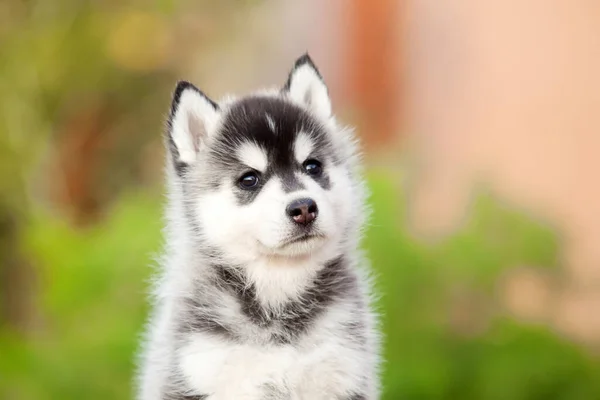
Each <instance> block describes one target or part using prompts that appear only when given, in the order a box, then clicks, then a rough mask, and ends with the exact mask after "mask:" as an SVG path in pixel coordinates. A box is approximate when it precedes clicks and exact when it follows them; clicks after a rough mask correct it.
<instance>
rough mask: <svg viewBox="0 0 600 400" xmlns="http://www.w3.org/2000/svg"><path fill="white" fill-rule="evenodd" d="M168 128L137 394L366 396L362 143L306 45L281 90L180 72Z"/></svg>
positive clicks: (372, 325) (374, 371) (370, 390)
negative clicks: (193, 79) (209, 82)
mask: <svg viewBox="0 0 600 400" xmlns="http://www.w3.org/2000/svg"><path fill="white" fill-rule="evenodd" d="M167 131H168V132H167V135H166V136H167V148H168V152H167V154H168V162H167V167H166V173H167V184H168V207H167V227H166V231H165V237H166V248H165V253H164V257H163V258H162V262H161V273H160V277H159V279H158V280H157V284H156V289H155V293H154V295H155V296H154V299H155V302H154V311H153V314H152V316H151V319H150V322H149V325H148V329H147V338H146V340H145V342H144V344H145V346H144V351H143V352H142V357H141V360H140V361H141V362H140V364H141V365H140V371H139V390H138V399H140V400H159V399H160V400H183V399H189V400H191V399H196V400H199V399H210V400H221V399H236V400H238V399H249V400H259V399H260V400H267V399H273V400H275V399H286V400H287V399H289V400H292V399H293V400H296V399H297V400H300V399H307V400H319V399H324V400H325V399H336V400H337V399H339V400H359V399H364V400H366V399H369V400H371V399H377V398H378V396H379V385H378V365H379V339H378V334H377V329H376V318H375V316H374V314H373V312H372V309H371V301H370V284H369V279H368V274H367V272H366V269H365V268H366V263H365V260H364V258H363V257H362V255H361V253H360V252H359V250H358V246H359V239H360V231H361V227H362V225H363V223H364V221H365V216H366V214H367V210H366V208H365V205H364V203H365V197H366V193H365V188H364V184H363V182H362V180H361V173H362V171H361V169H360V162H359V157H358V152H357V145H356V141H355V138H354V135H353V133H352V131H351V130H349V129H346V128H342V127H340V126H339V125H338V123H337V122H336V121H335V118H334V117H333V116H332V114H331V103H330V99H329V96H328V92H327V87H326V86H325V83H324V82H323V79H322V77H321V75H320V74H319V72H318V70H317V68H316V67H315V65H314V64H313V62H312V61H311V59H310V58H309V56H308V55H304V56H303V57H301V58H300V59H298V61H297V62H296V64H295V65H294V68H293V69H292V71H291V73H290V75H289V78H288V81H287V82H286V84H285V85H284V86H283V88H282V89H280V90H270V91H263V92H260V93H257V94H254V95H251V96H247V97H242V98H229V99H226V100H224V101H221V102H219V103H215V102H213V101H212V100H210V99H209V98H208V97H207V96H206V95H205V94H203V93H202V92H201V91H200V90H198V89H197V88H196V87H194V86H193V85H192V84H190V83H187V82H180V83H179V84H178V85H177V89H176V90H175V94H174V96H173V103H172V107H171V113H170V116H169V123H168V129H167ZM248 174H249V175H250V176H251V177H250V178H247V179H246V180H244V177H247V176H248ZM255 178H256V181H255V180H254V179H255ZM244 182H250V183H252V184H254V183H255V185H254V186H253V187H245V186H244ZM298 202H299V203H298ZM296 204H304V205H305V208H304V209H302V208H294V207H295V205H296ZM307 207H308V208H307ZM317 207H318V208H317ZM302 210H303V211H302ZM307 210H308V211H307ZM302 213H304V214H302ZM305 217H306V218H305ZM309 217H310V218H309ZM303 218H304V219H303ZM314 218H316V219H314ZM312 219H314V221H313V220H312ZM298 221H301V222H298Z"/></svg>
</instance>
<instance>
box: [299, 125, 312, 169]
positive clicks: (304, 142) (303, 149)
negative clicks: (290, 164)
mask: <svg viewBox="0 0 600 400" xmlns="http://www.w3.org/2000/svg"><path fill="white" fill-rule="evenodd" d="M313 148H314V143H313V141H312V139H311V138H310V136H308V134H306V133H304V132H300V133H299V134H298V136H297V137H296V141H295V142H294V156H295V157H296V161H298V162H299V163H300V164H302V163H303V162H304V161H306V159H307V158H308V156H309V155H310V153H311V152H312V151H313Z"/></svg>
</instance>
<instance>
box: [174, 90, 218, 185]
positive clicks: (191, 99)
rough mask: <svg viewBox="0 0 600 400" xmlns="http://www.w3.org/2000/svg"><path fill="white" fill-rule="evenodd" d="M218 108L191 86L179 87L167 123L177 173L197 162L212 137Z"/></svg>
mask: <svg viewBox="0 0 600 400" xmlns="http://www.w3.org/2000/svg"><path fill="white" fill-rule="evenodd" d="M219 112H220V110H219V106H218V105H217V104H216V103H215V102H214V101H212V100H211V99H209V98H208V97H207V96H206V95H205V94H204V93H202V92H201V91H200V90H199V89H198V88H197V87H195V86H194V85H192V84H191V83H189V82H185V81H181V82H179V83H177V87H176V88H175V92H174V94H173V102H172V103H171V113H170V114H169V122H168V135H169V137H168V141H169V142H168V147H169V151H170V152H171V157H172V160H173V163H174V165H175V169H176V170H177V173H178V174H179V175H181V174H182V173H183V171H184V170H185V169H186V168H187V167H188V166H189V165H190V164H191V163H193V162H194V161H195V160H196V157H197V156H198V152H199V151H200V148H201V146H202V143H203V141H204V140H205V139H206V138H207V137H208V136H209V135H211V134H212V133H213V131H214V129H215V128H216V124H217V120H218V117H219Z"/></svg>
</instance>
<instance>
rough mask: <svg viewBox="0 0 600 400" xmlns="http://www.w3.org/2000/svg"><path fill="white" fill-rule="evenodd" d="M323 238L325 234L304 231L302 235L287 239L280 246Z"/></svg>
mask: <svg viewBox="0 0 600 400" xmlns="http://www.w3.org/2000/svg"><path fill="white" fill-rule="evenodd" d="M323 238H325V236H324V235H322V234H317V233H312V234H311V233H303V234H301V235H297V236H293V237H291V238H289V239H287V240H285V241H284V242H283V243H282V245H281V246H280V247H286V246H290V245H292V244H298V243H306V242H309V241H312V240H317V239H323Z"/></svg>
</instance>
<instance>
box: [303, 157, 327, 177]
mask: <svg viewBox="0 0 600 400" xmlns="http://www.w3.org/2000/svg"><path fill="white" fill-rule="evenodd" d="M303 166H304V170H305V171H306V173H307V174H309V175H312V176H319V175H321V174H322V173H323V166H322V165H321V163H320V162H319V161H317V160H312V159H309V160H306V161H304V164H303Z"/></svg>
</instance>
